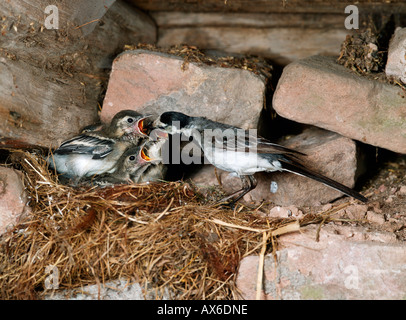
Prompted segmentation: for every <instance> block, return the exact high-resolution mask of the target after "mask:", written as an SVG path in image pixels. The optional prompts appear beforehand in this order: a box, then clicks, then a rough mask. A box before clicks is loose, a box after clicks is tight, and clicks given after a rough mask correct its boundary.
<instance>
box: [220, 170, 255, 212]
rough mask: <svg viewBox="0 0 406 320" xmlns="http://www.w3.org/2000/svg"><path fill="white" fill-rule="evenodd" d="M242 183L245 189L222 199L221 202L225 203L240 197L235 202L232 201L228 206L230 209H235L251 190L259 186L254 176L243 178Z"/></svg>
mask: <svg viewBox="0 0 406 320" xmlns="http://www.w3.org/2000/svg"><path fill="white" fill-rule="evenodd" d="M241 181H242V184H243V187H242V189H241V190H238V191H236V192H233V193H232V194H230V195H228V196H227V197H225V198H223V199H221V200H220V201H219V202H220V203H223V202H225V201H227V200H229V199H231V198H233V197H234V196H236V195H238V196H237V197H236V198H235V199H234V200H233V201H231V202H230V203H229V204H228V205H229V206H230V207H232V208H233V207H234V205H235V204H236V202H237V201H238V200H240V199H241V198H242V197H244V196H245V195H246V194H247V193H248V192H250V191H251V190H253V189H255V187H256V186H257V180H256V179H255V178H254V176H241Z"/></svg>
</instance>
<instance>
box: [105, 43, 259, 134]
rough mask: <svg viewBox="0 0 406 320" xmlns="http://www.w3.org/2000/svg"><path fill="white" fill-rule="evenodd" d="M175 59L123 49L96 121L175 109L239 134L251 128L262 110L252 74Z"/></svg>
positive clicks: (117, 59)
mask: <svg viewBox="0 0 406 320" xmlns="http://www.w3.org/2000/svg"><path fill="white" fill-rule="evenodd" d="M183 63H184V60H183V59H182V58H179V57H177V56H173V55H169V54H164V53H158V52H152V51H146V50H128V51H125V52H124V53H122V54H120V55H119V56H118V57H117V58H116V59H115V60H114V63H113V69H112V72H111V75H110V80H109V84H108V88H107V92H106V97H105V99H104V102H103V108H102V112H101V120H102V121H103V122H107V121H109V120H110V119H111V118H112V117H113V116H114V114H116V113H117V112H118V111H120V110H123V109H133V110H136V111H138V112H141V113H144V114H153V115H158V114H160V113H162V112H165V111H170V110H175V111H180V112H183V113H186V114H188V115H190V116H205V117H208V118H210V119H212V120H214V121H219V122H224V123H228V124H233V125H235V126H238V127H242V128H244V129H248V128H256V127H257V123H258V119H259V115H260V113H261V110H262V109H263V107H264V94H265V80H264V79H263V78H261V77H259V76H257V75H255V74H254V73H252V72H250V71H247V70H243V69H236V68H222V67H216V66H208V65H205V64H196V63H189V64H188V65H187V67H186V68H182V65H183Z"/></svg>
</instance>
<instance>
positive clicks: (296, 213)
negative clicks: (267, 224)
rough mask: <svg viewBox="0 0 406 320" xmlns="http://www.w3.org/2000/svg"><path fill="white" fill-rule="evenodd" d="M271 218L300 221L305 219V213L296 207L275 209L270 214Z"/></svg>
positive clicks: (277, 207) (278, 207)
mask: <svg viewBox="0 0 406 320" xmlns="http://www.w3.org/2000/svg"><path fill="white" fill-rule="evenodd" d="M268 216H269V217H271V218H290V217H294V218H297V219H300V218H302V217H303V212H302V211H301V210H299V209H298V208H297V207H295V206H289V207H280V206H276V207H273V208H272V209H271V210H270V211H269V214H268Z"/></svg>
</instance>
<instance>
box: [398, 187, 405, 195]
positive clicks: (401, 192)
mask: <svg viewBox="0 0 406 320" xmlns="http://www.w3.org/2000/svg"><path fill="white" fill-rule="evenodd" d="M397 193H398V194H399V195H406V186H401V187H400V188H399V191H398V192H397Z"/></svg>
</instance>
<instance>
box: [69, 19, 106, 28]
mask: <svg viewBox="0 0 406 320" xmlns="http://www.w3.org/2000/svg"><path fill="white" fill-rule="evenodd" d="M96 21H100V19H94V20H92V21H89V22H86V23H84V24H82V25H80V26H77V27H75V30H76V29H79V28H82V27H84V26H86V25H88V24H90V23H92V22H96Z"/></svg>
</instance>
